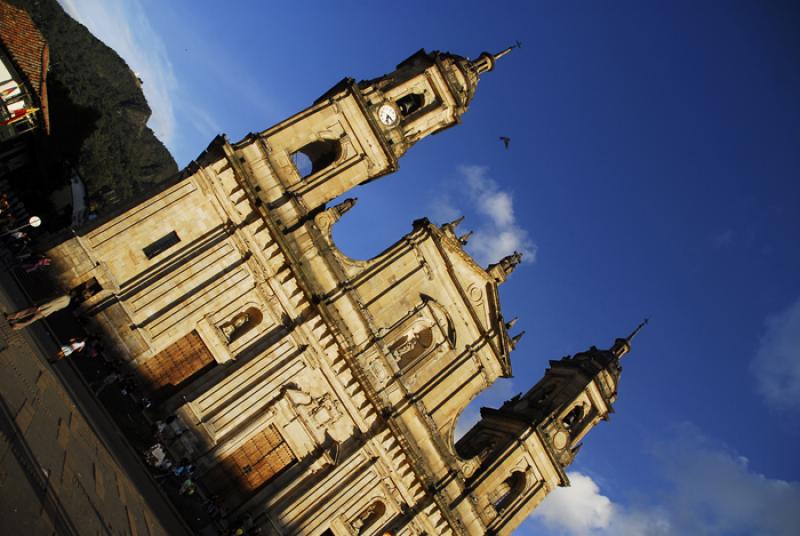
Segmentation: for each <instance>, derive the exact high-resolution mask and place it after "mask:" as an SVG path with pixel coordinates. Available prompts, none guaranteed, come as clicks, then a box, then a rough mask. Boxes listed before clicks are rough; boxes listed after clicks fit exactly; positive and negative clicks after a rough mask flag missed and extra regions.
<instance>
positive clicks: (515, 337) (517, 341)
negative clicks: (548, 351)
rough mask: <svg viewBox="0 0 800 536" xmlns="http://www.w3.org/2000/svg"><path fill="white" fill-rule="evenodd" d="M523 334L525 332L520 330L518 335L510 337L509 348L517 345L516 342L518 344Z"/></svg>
mask: <svg viewBox="0 0 800 536" xmlns="http://www.w3.org/2000/svg"><path fill="white" fill-rule="evenodd" d="M523 335H525V332H524V331H520V332H519V335H516V336H514V338H512V339H511V349H512V350H513V349H514V348H516V347H517V344H519V341H520V339H522V336H523Z"/></svg>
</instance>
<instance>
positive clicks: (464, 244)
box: [458, 231, 474, 246]
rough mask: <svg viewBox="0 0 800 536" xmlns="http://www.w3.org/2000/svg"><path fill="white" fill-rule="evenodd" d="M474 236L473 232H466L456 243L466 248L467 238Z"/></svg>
mask: <svg viewBox="0 0 800 536" xmlns="http://www.w3.org/2000/svg"><path fill="white" fill-rule="evenodd" d="M473 234H474V231H467V232H466V233H464V234H463V235H461V236H459V237H458V241H459V242H461V245H462V246H466V245H467V242H469V238H470V237H471V236H472V235H473Z"/></svg>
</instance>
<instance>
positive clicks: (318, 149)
mask: <svg viewBox="0 0 800 536" xmlns="http://www.w3.org/2000/svg"><path fill="white" fill-rule="evenodd" d="M341 152H342V147H341V144H340V143H339V141H338V140H318V141H312V142H311V143H309V144H308V145H304V146H303V147H301V148H300V149H298V150H297V151H295V152H293V153H292V154H291V159H292V164H294V167H295V168H296V169H297V172H298V173H299V174H300V177H301V178H303V179H304V178H306V177H308V176H309V175H313V174H314V173H318V172H320V171H322V170H323V169H325V168H327V167H328V166H330V165H331V164H333V163H334V162H336V160H338V159H339V156H340V155H341Z"/></svg>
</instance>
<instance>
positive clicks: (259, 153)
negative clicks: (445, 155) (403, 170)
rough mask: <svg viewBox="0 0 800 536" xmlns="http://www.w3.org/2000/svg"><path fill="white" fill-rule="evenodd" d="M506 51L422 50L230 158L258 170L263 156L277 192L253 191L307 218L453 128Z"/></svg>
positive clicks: (330, 95) (340, 87) (337, 91)
mask: <svg viewBox="0 0 800 536" xmlns="http://www.w3.org/2000/svg"><path fill="white" fill-rule="evenodd" d="M510 51H511V48H507V49H506V50H504V51H502V52H500V53H499V54H489V53H487V52H484V53H483V54H481V55H480V56H479V57H478V59H477V60H475V61H471V60H468V59H466V58H464V57H461V56H457V55H455V54H450V53H445V52H437V51H434V52H430V53H429V52H426V51H425V50H420V51H418V52H416V53H415V54H413V55H412V56H411V57H409V58H408V59H406V60H405V61H403V62H402V63H400V64H399V65H398V66H397V68H396V69H395V70H394V71H392V72H391V73H389V74H386V75H383V76H381V77H379V78H375V79H372V80H365V81H361V82H356V81H355V80H353V79H352V78H345V79H343V80H342V81H341V82H339V83H338V84H336V85H335V86H333V87H332V88H331V89H330V90H328V91H327V92H325V94H323V95H322V96H321V97H319V98H318V99H317V100H316V101H315V102H314V103H313V104H312V105H311V106H310V107H308V108H306V109H305V110H303V111H301V112H299V113H297V114H295V115H294V116H292V117H289V118H288V119H286V120H284V121H282V122H280V123H278V124H277V125H275V126H274V127H271V128H270V129H268V130H266V131H264V132H261V133H257V134H250V135H249V136H248V137H246V138H245V139H244V140H242V141H240V142H238V143H237V144H234V149H235V151H236V152H237V153H238V154H237V155H236V156H235V159H236V160H240V161H241V159H242V158H244V159H245V161H246V162H247V163H249V165H250V166H251V167H253V168H258V167H263V164H262V162H261V161H263V160H264V159H265V157H266V163H267V164H268V170H269V171H271V172H272V173H274V175H275V176H276V178H277V179H278V181H279V183H280V185H281V187H280V188H278V189H274V188H273V191H272V192H271V193H270V192H267V191H266V189H267V188H268V187H269V186H268V185H267V184H254V185H253V186H254V187H256V186H257V187H258V188H260V189H263V190H264V191H265V195H262V196H260V197H262V201H264V202H265V203H267V204H268V205H271V206H273V207H274V206H277V205H279V204H280V203H282V202H284V201H286V200H287V199H293V200H295V201H296V202H298V203H299V204H300V205H301V207H302V209H301V212H304V213H306V214H307V213H310V212H312V211H314V210H315V209H318V208H319V207H320V206H322V205H324V204H325V203H327V202H329V201H331V200H332V199H335V198H337V197H339V196H340V195H341V194H343V193H345V192H347V191H348V190H350V189H351V188H353V187H354V186H357V185H359V184H363V183H366V182H369V181H371V180H374V179H376V178H378V177H381V176H383V175H386V174H388V173H392V172H393V171H395V170H396V169H397V168H398V166H399V164H398V159H399V158H400V157H401V156H402V155H403V154H405V152H406V151H407V150H408V148H409V147H411V146H412V145H413V144H414V143H416V142H417V141H419V140H421V139H422V138H424V137H425V136H428V135H430V134H435V133H436V132H439V131H441V130H443V129H445V128H448V127H451V126H453V125H455V124H457V123H458V122H459V120H460V117H461V116H462V115H463V114H464V113H465V112H466V111H467V107H468V106H469V103H470V101H471V100H472V97H473V96H474V94H475V89H476V87H477V84H478V79H479V78H480V75H481V74H483V73H485V72H487V71H491V70H492V69H493V68H494V64H495V62H496V61H497V60H498V59H499V58H501V57H502V56H504V55H506V54H508V52H510ZM237 165H238V164H237ZM245 167H247V166H245ZM273 194H274V195H273ZM281 195H283V196H284V197H283V199H281V198H280V197H281ZM284 219H285V218H284Z"/></svg>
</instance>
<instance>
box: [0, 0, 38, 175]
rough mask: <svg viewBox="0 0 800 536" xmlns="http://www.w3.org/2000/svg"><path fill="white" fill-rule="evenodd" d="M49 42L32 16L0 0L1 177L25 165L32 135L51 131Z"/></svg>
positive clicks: (28, 157)
mask: <svg viewBox="0 0 800 536" xmlns="http://www.w3.org/2000/svg"><path fill="white" fill-rule="evenodd" d="M49 62H50V52H49V48H48V46H47V42H46V41H45V39H44V37H43V36H42V34H41V32H39V30H38V29H37V28H36V25H35V24H34V23H33V20H31V18H30V16H29V15H28V14H27V13H26V12H25V11H24V10H22V9H19V8H17V7H14V6H12V5H11V4H8V3H7V2H4V1H2V0H0V177H2V176H4V175H7V174H8V173H10V172H12V171H15V170H17V169H20V168H21V167H23V166H25V165H26V164H27V163H28V161H29V159H30V156H29V149H30V135H32V134H34V133H37V132H43V133H45V134H47V133H48V132H49V130H50V120H49V115H48V108H47V104H48V103H47V70H48V68H49Z"/></svg>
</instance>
